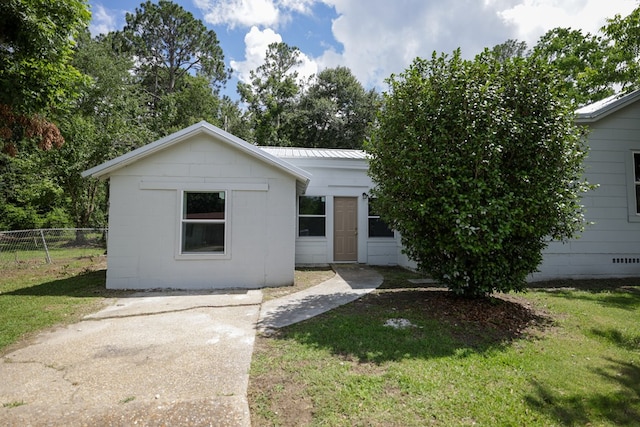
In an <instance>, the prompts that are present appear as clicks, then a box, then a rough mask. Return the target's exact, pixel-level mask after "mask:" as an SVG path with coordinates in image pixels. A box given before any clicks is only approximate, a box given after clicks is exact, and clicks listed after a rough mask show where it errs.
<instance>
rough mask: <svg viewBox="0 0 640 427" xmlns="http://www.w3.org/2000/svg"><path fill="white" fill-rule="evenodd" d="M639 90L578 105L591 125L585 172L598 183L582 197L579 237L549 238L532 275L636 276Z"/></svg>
mask: <svg viewBox="0 0 640 427" xmlns="http://www.w3.org/2000/svg"><path fill="white" fill-rule="evenodd" d="M638 101H640V91H636V92H633V93H631V94H627V95H622V96H621V95H617V96H612V97H610V98H607V99H604V100H602V101H599V102H596V103H594V104H591V105H588V106H586V107H583V108H581V109H579V110H578V111H577V123H578V124H580V125H584V126H587V127H588V129H589V134H588V146H589V154H588V157H587V159H586V160H585V175H586V177H587V180H588V181H589V182H590V183H592V184H597V185H598V188H597V189H595V190H593V191H591V192H589V193H587V194H586V195H585V196H584V197H583V202H582V204H583V205H584V206H585V209H586V212H585V216H586V219H587V221H590V222H592V223H593V224H592V225H588V226H587V227H586V229H585V231H584V232H583V233H582V235H581V237H580V238H578V239H574V240H571V241H569V242H567V243H564V244H563V243H559V242H551V244H550V245H549V247H548V248H547V250H546V251H545V254H544V261H543V263H542V264H541V265H540V267H539V270H540V271H539V272H538V273H535V274H533V275H532V277H531V279H532V280H546V279H553V278H574V279H578V278H597V277H634V276H635V277H638V276H640V102H638Z"/></svg>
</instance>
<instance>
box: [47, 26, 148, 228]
mask: <svg viewBox="0 0 640 427" xmlns="http://www.w3.org/2000/svg"><path fill="white" fill-rule="evenodd" d="M112 36H113V35H107V36H100V37H98V38H96V39H91V37H90V35H89V33H88V32H85V33H82V34H80V36H79V37H78V46H77V50H76V54H75V56H74V66H75V67H77V69H79V70H81V71H82V72H83V73H85V74H86V75H87V76H88V79H86V80H85V84H83V85H82V86H81V87H80V88H79V89H78V92H79V93H80V96H79V97H78V98H77V100H76V102H75V104H74V106H73V108H72V109H70V111H69V112H68V113H66V114H65V115H64V116H63V117H61V118H60V119H59V122H60V129H61V131H62V133H63V134H64V136H65V139H66V143H65V145H64V146H62V147H61V148H60V149H59V150H55V151H52V152H50V153H47V155H46V167H43V168H42V170H43V171H47V172H48V173H50V174H51V175H52V176H53V177H55V182H57V183H58V185H59V186H60V188H62V189H63V190H64V194H65V196H66V200H67V204H66V206H65V207H66V211H67V212H68V214H69V216H70V218H71V221H72V223H73V226H75V227H93V226H97V225H105V223H106V213H107V212H106V206H107V197H106V185H105V183H104V182H102V181H98V180H94V179H85V178H82V177H81V175H80V174H81V173H82V171H84V170H86V169H88V168H90V167H92V166H95V165H97V164H100V163H102V162H105V161H107V160H109V159H112V158H114V157H116V156H118V155H121V154H124V153H126V152H127V151H130V150H132V149H134V148H137V147H139V146H141V145H143V144H144V143H147V142H149V141H152V140H153V139H154V138H155V136H156V135H155V134H153V133H152V132H151V131H150V130H149V129H148V127H147V123H146V122H147V119H146V118H145V111H146V110H145V105H146V104H147V101H148V98H147V97H146V96H145V95H144V93H143V90H142V89H141V87H140V86H139V85H138V84H137V82H136V79H135V76H132V75H131V73H130V72H129V70H130V69H131V68H132V66H133V63H132V61H131V60H130V59H129V58H128V57H126V56H123V55H121V54H118V53H117V52H114V51H113V50H112Z"/></svg>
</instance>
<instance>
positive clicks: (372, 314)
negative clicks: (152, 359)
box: [0, 253, 640, 426]
mask: <svg viewBox="0 0 640 427" xmlns="http://www.w3.org/2000/svg"><path fill="white" fill-rule="evenodd" d="M72 255H73V254H72ZM76 255H77V254H76ZM104 268H105V259H104V257H103V256H101V255H100V254H99V253H96V254H94V255H88V256H82V257H78V256H69V257H67V258H59V259H58V261H57V262H55V263H54V264H48V265H47V264H42V262H41V261H39V262H38V263H37V264H31V263H28V262H23V263H18V264H15V265H13V266H12V267H11V268H7V266H6V265H2V266H0V354H1V353H4V352H7V351H9V350H10V349H11V348H13V346H16V345H23V344H24V343H25V342H28V339H29V338H30V337H31V336H33V334H34V333H35V332H37V331H40V330H42V329H46V328H48V327H51V326H55V325H58V324H64V323H70V322H73V321H76V320H79V319H80V318H81V317H82V316H83V315H85V314H87V313H89V312H92V311H95V310H97V309H99V308H100V307H102V305H103V304H104V302H105V298H109V297H116V296H119V295H122V294H123V292H122V291H107V290H106V289H105V287H104V280H105V270H104ZM380 272H381V274H383V276H384V277H385V282H384V284H383V286H382V287H381V288H380V289H379V290H377V291H375V292H373V293H372V294H370V295H368V296H366V297H363V298H361V299H360V300H358V301H355V302H354V303H351V304H348V305H346V306H343V307H340V308H338V309H336V310H333V311H331V312H329V313H326V314H324V315H321V316H319V317H317V318H314V319H311V320H309V321H306V322H303V323H300V324H297V325H293V326H290V327H288V328H284V329H282V330H280V331H279V332H278V333H277V334H275V335H273V336H270V337H268V338H267V337H258V338H257V339H256V344H255V353H254V357H253V363H252V370H251V375H250V384H249V401H250V406H251V417H252V422H253V425H255V426H267V425H268V426H274V425H276V426H277V425H282V426H294V425H295V426H299V425H327V426H353V425H361V426H365V425H366V426H425V425H435V426H450V425H456V426H457V425H483V426H485V425H487V426H511V425H513V426H521V425H527V426H553V425H558V426H584V425H591V426H606V425H611V426H613V425H629V426H631V425H639V420H640V280H607V281H585V282H553V283H545V284H544V287H539V288H533V289H531V290H530V291H529V292H528V293H526V294H522V295H496V296H495V297H494V298H492V299H487V300H480V301H469V300H464V299H457V298H455V297H452V296H451V295H449V294H448V293H447V292H446V291H443V290H441V289H434V288H420V287H411V286H412V285H411V284H410V283H409V282H408V280H407V279H409V278H412V277H415V275H414V274H412V273H410V272H407V271H404V270H401V269H393V268H391V269H380ZM331 275H332V272H331V271H327V270H322V269H319V270H318V269H316V270H299V271H297V272H296V285H295V286H294V287H291V288H279V289H269V290H265V297H266V298H273V297H278V296H281V295H282V294H283V293H285V292H291V291H296V290H300V289H303V288H305V287H308V286H312V285H313V284H315V283H318V282H320V281H322V280H325V279H327V278H329V277H331ZM577 289H580V290H577ZM389 321H391V324H392V325H400V326H402V325H404V326H406V327H403V328H395V327H393V326H385V324H386V323H388V322H389Z"/></svg>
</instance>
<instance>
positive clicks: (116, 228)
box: [107, 134, 296, 289]
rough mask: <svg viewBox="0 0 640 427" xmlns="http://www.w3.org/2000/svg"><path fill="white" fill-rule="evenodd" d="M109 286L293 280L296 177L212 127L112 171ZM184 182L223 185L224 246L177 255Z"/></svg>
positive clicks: (200, 187) (192, 186)
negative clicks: (209, 252)
mask: <svg viewBox="0 0 640 427" xmlns="http://www.w3.org/2000/svg"><path fill="white" fill-rule="evenodd" d="M110 179H111V182H110V190H111V192H110V210H109V241H108V264H109V265H108V270H107V287H108V288H112V289H121V288H127V289H149V288H180V289H208V288H257V287H263V286H281V285H287V284H291V283H293V271H294V259H295V249H294V243H295V227H293V224H295V222H296V205H295V199H296V179H295V178H294V177H292V176H290V175H288V174H286V173H284V172H283V171H281V170H279V169H277V168H276V167H274V166H271V165H269V164H267V163H264V162H261V161H260V160H258V159H256V158H255V157H252V156H249V155H247V154H245V153H243V152H241V151H240V150H236V149H234V148H233V147H232V146H230V145H228V144H222V143H219V142H217V141H216V140H215V138H213V137H212V136H210V135H204V134H201V135H199V136H198V135H197V136H194V137H192V138H190V139H187V140H185V141H182V142H180V143H179V144H176V145H173V146H171V147H169V148H167V149H165V150H162V151H159V152H157V153H154V154H152V155H150V156H148V157H145V158H143V159H141V160H139V161H137V162H135V163H133V164H130V165H128V166H125V167H123V168H121V169H118V170H117V171H115V172H114V173H113V174H112V175H111V177H110ZM182 190H186V191H188V190H195V191H205V190H211V191H214V190H220V191H222V190H224V191H227V199H226V203H227V222H226V227H228V228H227V242H226V246H227V254H226V255H224V256H211V257H209V259H196V258H198V257H192V258H189V257H188V256H185V255H180V254H179V251H178V245H179V236H180V212H179V204H180V200H181V191H182Z"/></svg>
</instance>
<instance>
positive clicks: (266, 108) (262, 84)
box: [238, 42, 302, 145]
mask: <svg viewBox="0 0 640 427" xmlns="http://www.w3.org/2000/svg"><path fill="white" fill-rule="evenodd" d="M301 62H302V61H301V59H300V50H299V49H298V48H297V47H292V46H289V45H287V44H286V43H283V42H280V43H271V44H270V45H269V46H268V48H267V53H266V58H265V62H264V64H262V65H260V66H259V67H258V68H256V69H255V70H251V72H250V78H251V81H250V83H244V82H239V83H238V93H239V94H240V99H241V100H242V101H243V102H245V103H246V104H247V105H248V112H249V119H250V121H251V123H252V124H253V128H254V139H255V141H256V142H257V143H258V144H260V145H291V140H290V134H291V126H290V122H291V118H292V116H293V114H294V105H295V102H296V97H297V95H298V93H299V92H300V86H299V85H298V82H297V78H298V72H297V71H296V70H295V67H296V66H298V65H300V63H301Z"/></svg>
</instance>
